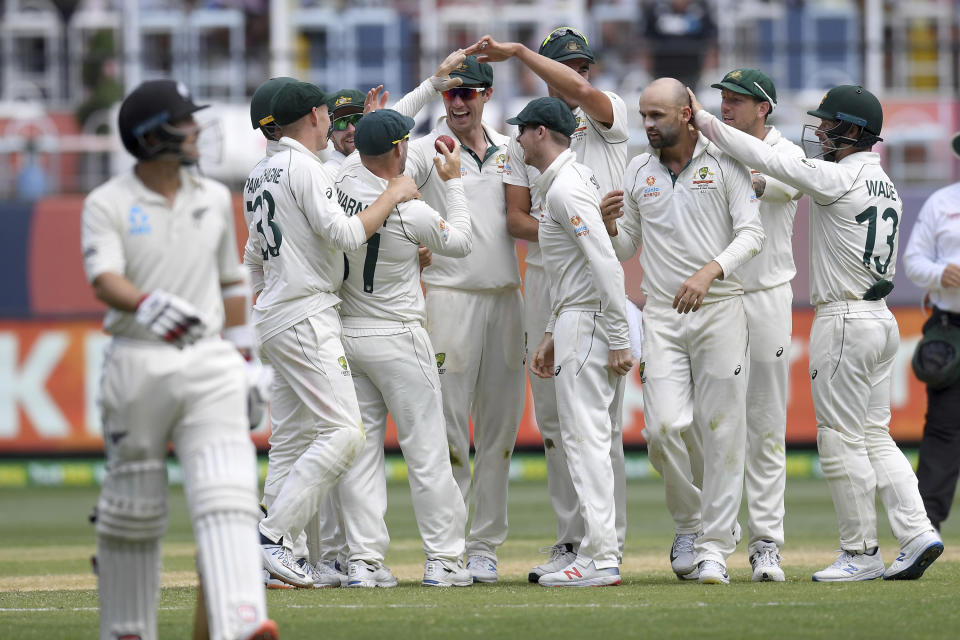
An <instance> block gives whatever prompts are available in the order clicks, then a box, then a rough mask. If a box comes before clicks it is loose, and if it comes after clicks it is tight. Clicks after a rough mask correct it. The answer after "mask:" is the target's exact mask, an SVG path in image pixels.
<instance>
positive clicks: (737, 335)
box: [642, 296, 748, 563]
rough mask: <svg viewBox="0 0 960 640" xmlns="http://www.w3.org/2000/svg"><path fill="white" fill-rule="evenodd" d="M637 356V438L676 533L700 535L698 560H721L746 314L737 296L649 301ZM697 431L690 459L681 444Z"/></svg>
mask: <svg viewBox="0 0 960 640" xmlns="http://www.w3.org/2000/svg"><path fill="white" fill-rule="evenodd" d="M643 358H644V372H643V387H642V389H643V407H644V409H643V410H644V418H645V422H646V428H645V429H644V431H643V435H644V438H646V440H647V444H648V452H649V455H650V463H651V464H652V465H653V467H654V468H655V469H656V470H657V471H658V472H659V473H660V475H661V476H662V477H663V483H664V488H665V491H666V502H667V508H668V509H669V510H670V513H671V515H672V516H673V519H674V526H675V528H676V532H677V533H697V532H699V531H702V532H703V533H702V535H700V536H699V537H698V538H697V541H696V543H695V549H696V552H697V562H698V563H699V562H703V561H704V560H715V561H717V562H721V563H726V558H727V557H728V556H729V555H730V554H731V553H733V551H734V549H735V548H736V541H735V539H734V529H735V527H736V521H737V512H738V511H739V510H740V502H741V498H742V494H743V458H744V448H745V438H746V429H747V424H746V391H747V371H746V369H747V365H748V362H747V358H748V355H747V317H746V313H745V312H744V310H743V301H742V300H741V299H740V296H734V297H731V298H727V299H724V300H720V301H719V302H712V303H710V304H705V305H703V306H702V307H700V309H699V310H697V311H694V312H691V313H687V314H678V313H677V312H676V310H674V309H673V308H671V306H670V305H669V304H665V303H663V302H658V301H654V300H652V299H650V298H648V299H647V304H646V306H645V307H644V308H643ZM697 436H699V442H700V445H701V446H702V452H703V460H702V462H700V461H698V457H699V456H698V455H694V456H693V459H692V460H691V454H690V452H689V451H688V445H687V442H685V438H686V439H687V440H696V439H697ZM701 474H702V478H701V477H700V476H701ZM698 487H702V489H698Z"/></svg>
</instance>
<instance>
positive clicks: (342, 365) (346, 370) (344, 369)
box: [337, 356, 350, 376]
mask: <svg viewBox="0 0 960 640" xmlns="http://www.w3.org/2000/svg"><path fill="white" fill-rule="evenodd" d="M337 364H339V365H340V369H342V371H341V372H340V375H343V376H348V375H350V368H349V367H348V366H347V359H346V358H344V357H343V356H340V357H339V358H337Z"/></svg>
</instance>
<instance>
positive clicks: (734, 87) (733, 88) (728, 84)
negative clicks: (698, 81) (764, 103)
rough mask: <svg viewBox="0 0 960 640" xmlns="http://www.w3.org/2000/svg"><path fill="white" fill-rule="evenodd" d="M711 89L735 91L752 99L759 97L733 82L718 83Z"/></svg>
mask: <svg viewBox="0 0 960 640" xmlns="http://www.w3.org/2000/svg"><path fill="white" fill-rule="evenodd" d="M710 88H712V89H726V90H727V91H733V92H734V93H740V94H743V95H745V96H750V97H752V98H756V97H757V95H756V94H755V93H754V92H753V91H750V90H749V89H745V88H743V87H741V86H740V85H738V84H733V83H732V82H718V83H716V84H712V85H710ZM760 99H761V100H766V98H760Z"/></svg>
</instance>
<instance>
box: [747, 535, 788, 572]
mask: <svg viewBox="0 0 960 640" xmlns="http://www.w3.org/2000/svg"><path fill="white" fill-rule="evenodd" d="M750 566H751V567H753V581H754V582H783V581H784V580H785V579H786V576H784V575H783V569H781V568H780V549H778V548H777V545H776V544H774V543H773V542H766V541H762V542H758V543H757V545H756V547H755V548H754V552H753V554H752V555H751V556H750Z"/></svg>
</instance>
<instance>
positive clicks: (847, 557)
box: [830, 551, 853, 569]
mask: <svg viewBox="0 0 960 640" xmlns="http://www.w3.org/2000/svg"><path fill="white" fill-rule="evenodd" d="M848 562H853V554H851V553H850V552H849V551H841V552H840V557H839V558H837V559H836V561H834V563H833V564H832V565H830V568H831V569H832V568H833V567H842V566H843V565H845V564H847V563H848Z"/></svg>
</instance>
